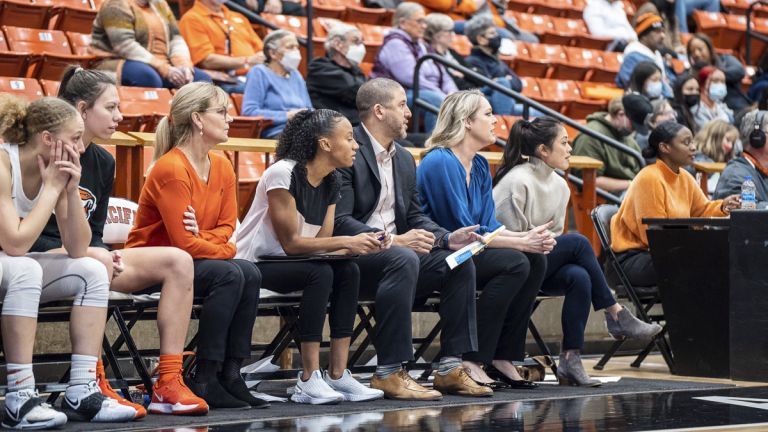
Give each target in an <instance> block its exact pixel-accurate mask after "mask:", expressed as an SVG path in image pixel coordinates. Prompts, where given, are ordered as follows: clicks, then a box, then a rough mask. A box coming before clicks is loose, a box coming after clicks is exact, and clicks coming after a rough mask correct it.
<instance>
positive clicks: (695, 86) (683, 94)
mask: <svg viewBox="0 0 768 432" xmlns="http://www.w3.org/2000/svg"><path fill="white" fill-rule="evenodd" d="M700 100H701V88H700V87H699V79H698V78H697V77H696V75H694V74H693V73H691V72H690V71H689V72H688V73H687V74H686V75H683V76H682V77H680V78H679V79H678V80H677V82H675V101H674V104H673V106H674V108H675V111H677V121H678V122H679V123H680V124H681V125H683V126H685V127H687V128H688V129H693V125H694V122H693V114H692V113H691V108H693V107H694V106H696V105H698V104H699V101H700Z"/></svg>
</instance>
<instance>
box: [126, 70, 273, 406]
mask: <svg viewBox="0 0 768 432" xmlns="http://www.w3.org/2000/svg"><path fill="white" fill-rule="evenodd" d="M227 104H228V97H227V94H226V93H225V92H224V91H223V90H221V89H220V88H218V87H216V86H214V85H212V84H209V83H192V84H187V85H185V86H184V87H182V88H181V89H180V90H179V91H178V92H177V93H176V95H175V96H174V98H173V102H172V103H171V113H170V115H169V116H168V117H165V118H163V119H162V120H161V121H160V124H159V125H158V127H157V142H156V145H155V156H154V166H153V167H152V169H151V171H150V173H149V175H148V176H147V182H146V183H145V184H144V188H143V189H142V191H141V196H140V197H139V210H138V212H137V213H136V224H135V226H134V228H133V229H132V230H131V233H130V234H129V235H128V242H127V243H126V247H146V246H175V247H177V248H180V249H183V250H185V251H187V252H188V253H189V254H190V255H192V258H193V259H194V269H195V270H194V276H195V279H194V292H195V296H196V297H204V298H205V300H204V302H203V311H202V314H201V316H200V324H199V330H198V333H197V337H198V344H197V366H196V369H195V375H194V377H193V378H192V379H191V380H189V381H188V382H187V384H188V385H189V388H190V389H192V391H193V392H195V393H196V394H197V395H198V396H200V397H202V398H203V399H205V401H206V402H208V405H209V406H210V407H212V408H247V407H248V406H254V407H266V406H268V403H267V402H265V401H262V400H260V399H257V398H254V397H253V396H251V394H250V392H249V391H248V389H247V387H246V385H245V382H244V381H243V379H242V377H241V376H240V367H241V364H242V362H243V360H245V359H246V358H249V357H250V356H251V333H252V330H253V324H254V322H255V320H256V308H257V307H258V303H259V287H260V285H261V274H260V273H259V270H258V268H256V265H255V264H254V263H252V262H250V261H245V260H236V259H233V258H234V257H235V252H236V247H235V239H234V238H233V233H234V231H235V224H236V223H237V203H236V195H235V194H236V190H237V180H236V179H235V172H234V170H233V169H232V165H231V164H230V163H229V161H228V160H227V159H226V158H224V157H222V156H219V155H216V154H214V153H211V149H213V147H215V146H216V145H217V144H219V143H222V142H224V141H227V131H228V130H229V123H231V122H232V117H230V116H229V114H227ZM219 370H221V372H220V373H219Z"/></svg>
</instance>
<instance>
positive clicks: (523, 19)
mask: <svg viewBox="0 0 768 432" xmlns="http://www.w3.org/2000/svg"><path fill="white" fill-rule="evenodd" d="M506 14H508V15H509V16H510V17H512V18H514V19H515V20H516V21H517V26H518V27H520V30H525V31H528V32H531V33H534V34H539V35H540V34H544V32H546V31H547V29H550V28H552V27H553V26H554V25H553V24H552V21H551V20H550V17H548V16H546V15H533V14H528V13H522V12H520V13H515V12H507V13H506Z"/></svg>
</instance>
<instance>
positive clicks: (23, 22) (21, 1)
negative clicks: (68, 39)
mask: <svg viewBox="0 0 768 432" xmlns="http://www.w3.org/2000/svg"><path fill="white" fill-rule="evenodd" d="M53 6H54V2H53V0H42V1H32V0H3V1H2V2H0V24H2V25H14V26H19V27H29V28H38V29H44V28H48V21H49V19H50V17H51V12H52V10H53Z"/></svg>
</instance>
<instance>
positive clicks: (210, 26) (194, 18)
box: [179, 0, 264, 93]
mask: <svg viewBox="0 0 768 432" xmlns="http://www.w3.org/2000/svg"><path fill="white" fill-rule="evenodd" d="M179 30H180V31H181V35H182V36H183V37H184V39H185V40H186V41H187V45H189V52H190V55H191V57H192V62H193V63H194V64H195V65H197V66H198V67H200V68H203V69H209V70H215V71H221V72H227V73H229V72H230V71H234V73H235V74H236V75H241V76H244V75H245V74H246V73H247V72H248V69H250V68H251V66H255V65H257V64H261V63H264V55H263V54H262V51H263V47H264V45H263V43H262V41H261V38H259V36H258V35H257V34H256V32H255V31H253V27H251V24H250V23H249V22H248V19H247V18H246V17H245V16H243V15H242V14H240V13H237V12H233V11H231V10H229V9H227V7H226V6H224V5H222V4H221V3H219V2H217V1H216V0H196V1H195V5H194V6H192V8H191V9H190V10H189V11H187V13H185V14H184V15H183V16H182V17H181V20H180V21H179ZM214 78H215V77H214ZM225 90H228V91H230V92H233V91H232V90H231V89H227V88H225ZM237 93H242V91H240V92H237Z"/></svg>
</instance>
